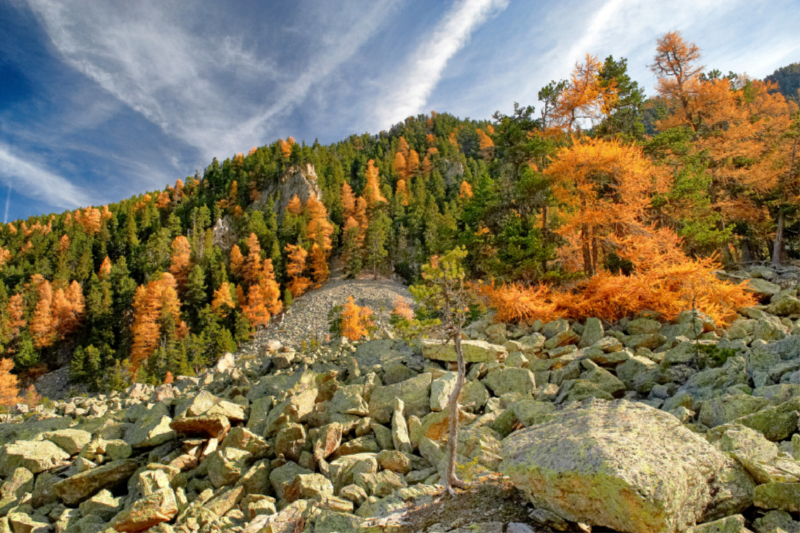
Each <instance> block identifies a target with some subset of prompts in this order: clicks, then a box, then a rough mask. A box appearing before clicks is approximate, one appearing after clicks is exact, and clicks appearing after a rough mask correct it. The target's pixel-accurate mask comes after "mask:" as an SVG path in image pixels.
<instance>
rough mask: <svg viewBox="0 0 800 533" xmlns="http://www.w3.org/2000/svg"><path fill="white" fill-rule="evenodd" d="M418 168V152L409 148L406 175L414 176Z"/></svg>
mask: <svg viewBox="0 0 800 533" xmlns="http://www.w3.org/2000/svg"><path fill="white" fill-rule="evenodd" d="M418 170H419V154H418V153H417V151H416V150H409V151H408V162H407V165H406V177H412V176H416V175H417V171H418Z"/></svg>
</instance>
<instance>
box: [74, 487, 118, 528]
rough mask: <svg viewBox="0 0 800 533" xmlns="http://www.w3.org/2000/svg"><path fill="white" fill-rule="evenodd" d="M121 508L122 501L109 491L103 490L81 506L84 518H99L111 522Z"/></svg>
mask: <svg viewBox="0 0 800 533" xmlns="http://www.w3.org/2000/svg"><path fill="white" fill-rule="evenodd" d="M121 507H122V504H121V502H120V499H119V498H115V497H114V495H113V494H111V492H109V491H107V490H101V491H100V492H98V493H97V494H95V495H94V496H92V497H91V498H89V499H88V500H86V501H85V502H83V503H81V504H80V506H79V508H80V511H81V514H82V515H83V516H89V515H94V516H99V517H100V518H102V519H103V521H108V520H111V519H112V518H113V517H114V516H115V515H116V514H117V513H118V512H119V511H120V508H121Z"/></svg>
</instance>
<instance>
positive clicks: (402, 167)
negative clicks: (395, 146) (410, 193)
mask: <svg viewBox="0 0 800 533" xmlns="http://www.w3.org/2000/svg"><path fill="white" fill-rule="evenodd" d="M394 171H395V172H397V175H398V176H399V177H400V179H403V178H405V177H406V176H407V175H408V164H407V163H406V157H405V156H404V155H403V154H402V153H401V152H400V151H399V150H398V151H397V152H396V153H395V154H394Z"/></svg>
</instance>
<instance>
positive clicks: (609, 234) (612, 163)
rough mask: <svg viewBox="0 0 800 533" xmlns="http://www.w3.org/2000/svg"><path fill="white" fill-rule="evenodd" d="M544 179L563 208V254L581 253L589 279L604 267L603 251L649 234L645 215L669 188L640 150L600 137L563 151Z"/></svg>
mask: <svg viewBox="0 0 800 533" xmlns="http://www.w3.org/2000/svg"><path fill="white" fill-rule="evenodd" d="M545 174H546V175H547V176H549V177H551V178H553V182H554V185H553V192H554V195H555V197H556V199H557V200H558V201H559V203H560V204H561V206H562V216H563V224H562V225H561V227H560V228H559V230H558V232H559V234H560V235H562V237H564V238H565V239H566V240H567V241H568V243H569V245H568V246H567V247H565V248H563V252H562V253H566V254H570V253H575V252H577V253H580V254H581V256H582V260H583V270H584V272H585V273H586V274H587V275H593V274H594V273H596V272H597V271H598V269H599V268H600V267H601V265H602V260H603V258H602V256H601V254H602V253H603V251H604V250H611V251H615V252H619V251H620V250H621V247H620V246H619V242H620V239H621V238H623V237H626V236H629V235H632V234H634V233H639V234H642V235H647V234H649V233H650V230H649V229H648V221H647V218H646V215H647V210H648V208H649V206H650V204H651V198H652V195H653V194H655V193H665V192H666V191H667V190H668V188H669V185H670V178H669V176H668V174H667V173H666V172H664V171H662V170H661V169H659V168H657V167H654V166H653V165H652V164H651V163H650V162H649V160H648V159H647V158H646V157H645V156H644V155H643V154H642V152H641V150H640V149H639V148H636V147H634V146H629V145H625V144H621V143H619V142H617V141H606V140H603V139H600V138H598V139H585V140H580V141H576V142H575V144H574V145H573V146H571V147H568V148H563V149H562V150H560V151H559V152H558V154H557V157H556V158H555V160H554V161H553V162H552V163H551V165H550V167H549V168H548V169H547V170H546V171H545Z"/></svg>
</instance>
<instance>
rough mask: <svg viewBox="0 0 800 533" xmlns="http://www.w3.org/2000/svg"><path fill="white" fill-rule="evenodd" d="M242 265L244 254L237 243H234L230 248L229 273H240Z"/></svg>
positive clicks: (239, 274)
mask: <svg viewBox="0 0 800 533" xmlns="http://www.w3.org/2000/svg"><path fill="white" fill-rule="evenodd" d="M243 266H244V256H243V255H242V251H241V250H240V249H239V245H238V244H234V245H233V247H232V248H231V274H233V275H234V276H241V275H242V267H243Z"/></svg>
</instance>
